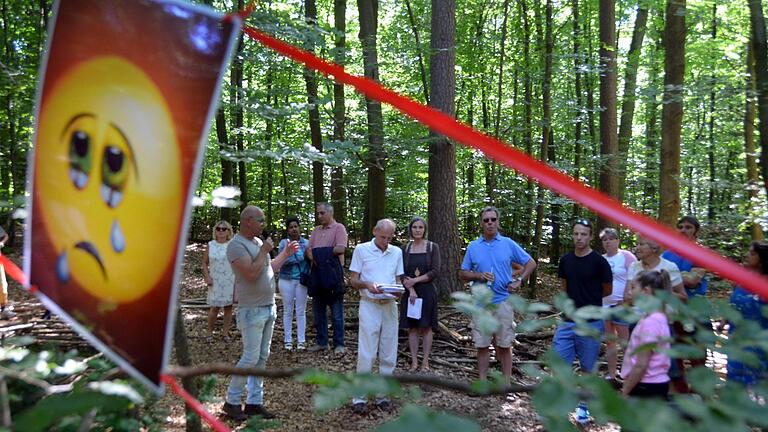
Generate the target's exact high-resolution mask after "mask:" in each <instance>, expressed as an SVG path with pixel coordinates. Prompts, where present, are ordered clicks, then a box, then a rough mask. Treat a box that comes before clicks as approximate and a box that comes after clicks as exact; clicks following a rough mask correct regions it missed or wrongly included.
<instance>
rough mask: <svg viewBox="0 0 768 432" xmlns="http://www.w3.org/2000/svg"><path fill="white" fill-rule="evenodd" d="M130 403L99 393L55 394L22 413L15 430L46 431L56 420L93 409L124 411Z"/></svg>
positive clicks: (16, 422) (121, 398)
mask: <svg viewBox="0 0 768 432" xmlns="http://www.w3.org/2000/svg"><path fill="white" fill-rule="evenodd" d="M130 405H131V402H130V401H129V400H128V399H126V398H123V397H119V396H108V395H105V394H103V393H100V392H95V391H84V392H79V393H68V394H55V395H52V396H48V397H46V398H44V399H42V400H40V401H39V402H38V403H37V404H36V405H35V406H34V407H32V408H30V409H28V410H26V411H24V412H22V413H21V414H20V415H19V416H18V417H17V418H16V420H15V423H14V426H15V428H16V430H20V431H26V432H35V431H43V430H47V429H48V428H49V426H51V425H52V424H53V423H54V422H55V421H57V420H58V419H60V418H62V417H65V416H68V415H72V414H80V415H82V414H85V413H86V412H88V411H90V410H91V409H93V408H98V409H100V410H104V411H118V410H125V409H127V408H128V407H129V406H130Z"/></svg>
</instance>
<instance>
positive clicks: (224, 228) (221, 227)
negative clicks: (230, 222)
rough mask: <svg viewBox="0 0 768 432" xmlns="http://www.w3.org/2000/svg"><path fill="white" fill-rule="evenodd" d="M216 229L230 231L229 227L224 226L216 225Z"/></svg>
mask: <svg viewBox="0 0 768 432" xmlns="http://www.w3.org/2000/svg"><path fill="white" fill-rule="evenodd" d="M216 231H229V228H227V227H223V226H218V227H216Z"/></svg>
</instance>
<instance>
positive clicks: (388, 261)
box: [349, 240, 404, 297]
mask: <svg viewBox="0 0 768 432" xmlns="http://www.w3.org/2000/svg"><path fill="white" fill-rule="evenodd" d="M349 271H353V272H356V273H358V274H360V280H361V281H363V282H375V283H377V284H394V283H396V282H397V279H396V278H397V277H398V276H402V275H403V273H404V272H403V251H402V250H401V249H400V248H399V247H396V246H392V245H387V250H385V251H383V252H382V250H381V249H379V248H378V247H377V246H376V244H375V243H374V241H373V240H371V241H369V242H366V243H362V244H360V245H358V246H357V247H356V248H355V250H354V251H353V252H352V262H351V263H350V264H349ZM360 295H364V296H367V297H372V296H371V294H370V293H369V292H368V290H367V289H363V290H361V292H360Z"/></svg>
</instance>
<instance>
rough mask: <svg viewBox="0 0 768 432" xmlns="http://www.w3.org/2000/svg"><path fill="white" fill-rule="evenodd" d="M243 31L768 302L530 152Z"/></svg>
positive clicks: (737, 277) (728, 265)
mask: <svg viewBox="0 0 768 432" xmlns="http://www.w3.org/2000/svg"><path fill="white" fill-rule="evenodd" d="M243 31H244V32H245V34H247V35H248V36H250V37H251V38H252V39H254V40H256V41H257V42H259V43H261V44H263V45H264V46H266V47H268V48H270V49H272V50H274V51H277V52H278V53H280V54H282V55H284V56H286V57H289V58H291V59H293V60H294V61H296V62H298V63H301V64H303V65H305V66H307V67H309V68H311V69H315V70H317V71H319V72H320V73H322V74H324V75H326V76H328V77H330V78H332V79H334V80H336V81H337V82H339V83H342V84H348V85H351V86H352V87H354V88H355V89H356V90H357V91H358V92H360V93H362V94H364V95H365V96H367V97H369V98H371V99H376V100H379V101H381V102H384V103H387V104H389V105H392V106H393V107H395V108H397V109H398V110H400V111H401V112H402V113H404V114H406V115H408V116H409V117H411V118H413V119H415V120H417V121H419V122H421V123H423V124H425V125H427V126H429V127H430V128H431V129H432V130H433V131H435V132H438V133H440V134H443V135H445V136H447V137H448V138H451V139H454V140H456V141H458V142H460V143H462V144H465V145H467V146H470V147H474V148H476V149H478V150H480V151H482V152H483V153H485V155H486V156H487V157H489V158H491V159H493V160H494V161H496V162H498V163H500V164H504V165H506V166H508V167H510V168H512V169H515V170H517V171H518V172H520V173H521V174H523V175H525V176H527V177H529V178H531V179H533V180H535V181H536V182H538V183H539V184H541V185H542V186H544V187H546V188H548V189H550V190H552V191H555V192H557V193H559V194H562V195H564V196H566V197H568V198H570V199H572V200H574V201H577V202H579V203H581V204H582V205H584V206H585V207H587V208H588V209H590V210H592V211H594V212H595V213H598V214H600V215H602V216H604V217H606V218H608V219H610V220H613V221H616V222H619V223H621V224H623V225H626V226H629V227H631V228H632V229H634V230H635V231H637V232H638V233H640V234H642V235H643V236H645V237H647V238H649V239H652V240H654V241H656V242H658V243H659V244H662V245H664V246H667V247H668V248H670V249H672V250H674V251H675V252H677V253H678V254H679V255H681V256H683V257H685V258H687V259H689V260H690V261H692V262H693V263H695V264H697V265H698V266H701V267H704V268H708V269H710V270H711V271H713V272H715V273H717V274H719V275H720V276H722V277H724V278H726V279H729V280H731V281H733V282H736V283H738V284H740V285H741V286H742V287H744V288H746V289H747V290H749V291H751V292H753V293H756V294H759V295H761V296H762V297H763V298H764V299H768V279H767V278H765V277H762V276H760V275H758V274H757V273H754V272H752V271H749V270H747V269H745V268H744V267H741V266H740V265H738V264H736V263H734V262H732V261H730V260H728V259H725V258H723V257H722V256H720V255H719V254H717V253H715V252H713V251H712V250H710V249H707V248H705V247H702V246H699V245H697V244H696V243H694V242H692V241H689V240H688V239H686V238H685V237H683V236H682V234H680V233H678V232H676V231H674V230H672V229H670V228H668V227H666V226H664V225H662V224H660V223H658V222H656V221H655V220H653V219H651V218H649V217H648V216H645V215H642V214H640V213H637V212H635V211H632V210H630V209H628V208H625V207H624V206H623V205H622V204H621V203H620V202H619V201H617V200H615V199H613V198H611V197H609V196H607V195H605V194H603V193H601V192H598V191H596V190H594V189H592V188H590V187H587V186H585V185H583V184H582V183H581V182H579V181H576V180H574V179H573V178H571V177H569V176H567V175H565V174H563V173H562V172H560V171H557V170H555V169H554V168H552V167H550V166H549V165H547V164H545V163H543V162H540V161H538V160H536V159H534V158H532V157H531V156H529V155H528V154H526V153H524V152H522V151H520V150H518V149H516V148H514V147H510V146H507V145H506V144H504V143H503V142H501V141H499V140H497V139H494V138H491V137H489V136H487V135H484V134H482V133H480V132H478V131H476V130H474V129H472V128H471V127H469V126H467V125H465V124H463V123H460V122H458V121H456V120H455V119H454V118H453V117H451V116H448V115H446V114H444V113H442V112H440V111H438V110H436V109H434V108H431V107H428V106H426V105H424V104H421V103H419V102H416V101H414V100H412V99H410V98H407V97H405V96H402V95H400V94H398V93H396V92H394V91H392V90H390V89H388V88H386V87H384V86H382V85H381V84H379V83H377V82H375V81H373V80H370V79H367V78H364V77H359V76H354V75H350V74H349V73H347V72H346V71H345V70H344V68H342V67H341V66H339V65H337V64H334V63H331V62H328V61H325V60H323V59H321V58H319V57H317V56H315V55H313V54H312V53H310V52H308V51H305V50H302V49H300V48H297V47H295V46H293V45H289V44H287V43H285V42H282V41H279V40H277V39H274V38H272V37H270V36H269V35H267V34H265V33H263V32H261V31H259V30H256V29H255V28H252V27H247V26H246V27H243ZM715 269H717V270H715Z"/></svg>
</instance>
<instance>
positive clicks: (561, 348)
mask: <svg viewBox="0 0 768 432" xmlns="http://www.w3.org/2000/svg"><path fill="white" fill-rule="evenodd" d="M572 229H573V232H572V236H573V252H569V253H567V254H566V255H564V256H563V257H562V258H560V264H559V266H558V277H559V278H560V286H561V287H562V289H563V291H565V292H566V294H568V298H570V299H571V300H573V302H574V305H575V306H576V308H581V307H583V306H595V307H597V308H601V307H602V306H603V297H607V296H609V295H611V292H612V291H613V273H612V272H611V265H610V264H609V263H608V261H607V260H606V259H605V258H603V256H602V255H600V254H599V253H597V252H595V251H594V250H592V247H591V246H590V243H591V241H592V224H591V223H590V222H589V220H587V219H577V220H576V221H575V222H574V223H573V226H572ZM588 324H589V325H590V326H591V327H593V328H594V330H595V331H596V332H597V333H598V334H599V335H600V336H598V337H595V336H589V335H584V336H581V335H578V334H576V323H575V322H574V321H573V319H571V317H568V316H566V317H565V318H564V319H563V321H562V322H560V323H559V324H558V326H557V330H555V337H554V339H553V341H552V348H553V350H554V351H555V352H556V353H557V354H558V355H559V356H560V358H562V359H563V360H564V361H565V362H566V363H567V364H568V365H570V364H571V363H573V360H574V359H575V358H578V359H579V365H580V367H581V370H582V371H583V372H586V373H592V372H594V369H595V364H596V363H597V358H598V356H599V355H600V341H601V339H602V335H603V332H604V331H605V327H604V324H603V320H602V319H593V320H589V321H588ZM576 421H578V422H579V423H586V422H587V421H589V411H588V410H587V407H586V405H585V404H584V403H580V404H579V407H578V408H577V409H576Z"/></svg>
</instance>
